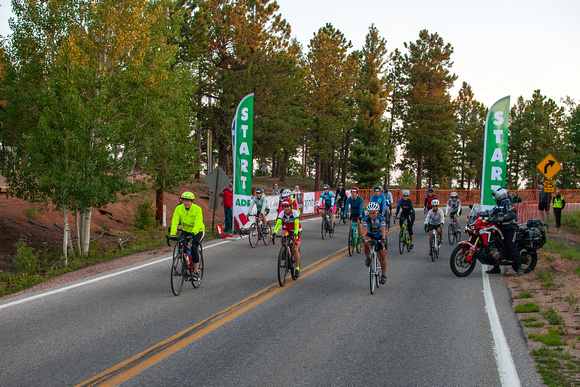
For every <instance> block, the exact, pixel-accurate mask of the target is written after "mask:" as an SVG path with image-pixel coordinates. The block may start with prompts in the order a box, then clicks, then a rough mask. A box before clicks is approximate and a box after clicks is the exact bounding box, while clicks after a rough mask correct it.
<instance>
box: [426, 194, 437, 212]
mask: <svg viewBox="0 0 580 387" xmlns="http://www.w3.org/2000/svg"><path fill="white" fill-rule="evenodd" d="M435 199H437V196H435V195H433V196H429V195H427V197H426V198H425V205H424V206H423V207H425V208H426V209H428V210H430V209H431V207H432V206H431V202H432V201H433V200H435Z"/></svg>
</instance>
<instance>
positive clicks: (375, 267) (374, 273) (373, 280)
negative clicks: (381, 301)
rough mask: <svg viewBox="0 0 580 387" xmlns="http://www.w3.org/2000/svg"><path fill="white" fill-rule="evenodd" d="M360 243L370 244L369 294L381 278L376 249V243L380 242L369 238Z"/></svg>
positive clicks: (376, 286)
mask: <svg viewBox="0 0 580 387" xmlns="http://www.w3.org/2000/svg"><path fill="white" fill-rule="evenodd" d="M361 243H370V245H371V255H370V257H369V258H370V260H371V261H370V263H369V285H370V288H371V294H374V293H375V288H378V287H379V281H380V280H381V273H382V269H381V261H380V259H379V254H378V251H377V250H376V246H377V244H379V243H381V241H378V240H376V239H371V240H370V241H368V242H367V241H365V240H364V239H363V240H362V241H361Z"/></svg>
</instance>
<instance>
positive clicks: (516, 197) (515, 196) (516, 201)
mask: <svg viewBox="0 0 580 387" xmlns="http://www.w3.org/2000/svg"><path fill="white" fill-rule="evenodd" d="M512 199H513V200H512V203H514V204H515V203H521V202H522V198H521V197H520V195H518V192H517V191H514V195H513V197H512Z"/></svg>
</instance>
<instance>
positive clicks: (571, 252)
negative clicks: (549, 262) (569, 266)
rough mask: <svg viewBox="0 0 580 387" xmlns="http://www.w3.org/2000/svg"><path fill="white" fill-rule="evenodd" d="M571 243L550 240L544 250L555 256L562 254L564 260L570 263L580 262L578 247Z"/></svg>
mask: <svg viewBox="0 0 580 387" xmlns="http://www.w3.org/2000/svg"><path fill="white" fill-rule="evenodd" d="M570 243H571V242H565V241H555V240H553V239H548V240H547V241H546V244H545V245H544V246H543V249H544V250H546V251H550V252H552V253H555V254H560V256H561V257H562V258H564V259H567V260H569V261H580V251H579V250H578V247H577V245H572V244H570ZM572 243H573V242H572Z"/></svg>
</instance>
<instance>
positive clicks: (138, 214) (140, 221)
mask: <svg viewBox="0 0 580 387" xmlns="http://www.w3.org/2000/svg"><path fill="white" fill-rule="evenodd" d="M152 205H153V200H151V199H145V200H143V201H141V202H140V203H138V204H137V209H136V210H135V214H134V218H135V227H136V228H137V229H139V230H151V229H152V228H154V227H155V226H156V225H157V222H156V221H155V211H154V210H153V208H152Z"/></svg>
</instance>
